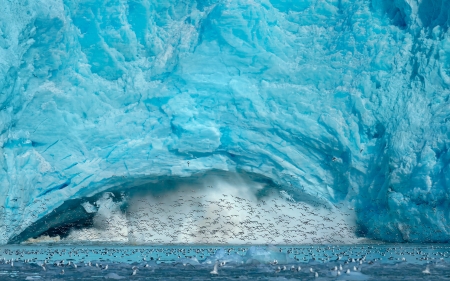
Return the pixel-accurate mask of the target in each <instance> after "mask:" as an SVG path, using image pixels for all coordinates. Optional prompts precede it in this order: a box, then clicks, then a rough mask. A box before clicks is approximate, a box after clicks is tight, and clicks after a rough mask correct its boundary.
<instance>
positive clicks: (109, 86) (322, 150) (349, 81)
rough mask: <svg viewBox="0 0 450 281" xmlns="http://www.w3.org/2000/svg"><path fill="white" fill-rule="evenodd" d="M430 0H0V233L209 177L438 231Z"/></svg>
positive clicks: (443, 134) (441, 168)
mask: <svg viewBox="0 0 450 281" xmlns="http://www.w3.org/2000/svg"><path fill="white" fill-rule="evenodd" d="M449 11H450V2H449V1H448V0H433V1H431V0H422V1H416V0H395V1H390V0H373V1H363V0H355V1H346V0H340V1H338V0H336V1H333V0H271V1H269V0H261V1H253V0H229V1H221V0H217V1H215V0H197V1H195V0H186V1H157V0H128V1H119V0H106V1H97V0H28V1H24V0H0V14H1V17H0V151H1V157H0V168H1V169H0V205H1V206H2V208H1V209H0V214H1V224H2V225H1V226H0V237H1V238H0V242H2V243H6V242H7V241H8V240H10V239H11V238H13V237H14V236H16V235H18V234H20V233H21V232H22V231H23V230H25V229H26V228H27V227H28V226H30V225H31V224H32V223H33V222H36V221H37V220H39V219H41V218H43V217H44V216H46V215H47V214H49V213H51V212H52V211H53V210H54V209H55V208H57V207H58V206H60V205H61V204H62V203H63V202H65V201H67V200H69V199H78V198H84V197H86V196H93V195H95V194H98V193H101V192H103V191H105V190H107V189H109V188H111V187H117V186H123V188H124V189H126V188H128V187H131V186H133V185H136V184H142V183H145V182H149V181H155V180H158V179H160V178H175V179H177V178H187V177H195V175H198V174H200V173H208V172H209V171H225V172H230V173H247V174H252V175H256V176H260V177H264V178H267V179H268V180H269V181H271V182H273V183H274V184H275V185H276V186H278V187H279V188H280V190H285V191H286V194H288V196H290V197H291V199H292V200H296V201H302V200H303V199H304V198H315V199H314V200H317V201H318V202H321V203H323V204H336V205H337V204H340V203H344V204H346V205H347V204H351V205H352V206H354V208H355V212H356V215H357V216H356V223H357V224H358V226H359V228H358V230H357V235H359V236H362V237H367V238H372V239H380V240H386V241H398V242H400V241H408V242H446V241H448V240H449V238H450V233H449V231H450V227H449V224H448V223H447V221H448V220H449V219H450V217H449V216H450V215H449V212H450V206H449V203H450V199H449V190H448V188H449V187H450V167H449V162H450V154H449V152H448V148H449V145H450V144H449V136H450V135H449V133H450V130H449V125H450V102H449V96H450V90H449V87H450V32H449V31H448V26H449V23H450V20H449V19H450V12H449Z"/></svg>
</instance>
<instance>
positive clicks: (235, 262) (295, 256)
mask: <svg viewBox="0 0 450 281" xmlns="http://www.w3.org/2000/svg"><path fill="white" fill-rule="evenodd" d="M449 251H450V246H449V245H446V244H445V245H444V244H434V245H424V244H422V245H413V244H382V245H379V244H378V245H375V244H371V245H368V244H360V245H352V246H351V245H322V246H317V245H315V246H312V245H303V246H298V245H296V246H251V247H247V246H227V247H220V246H212V245H196V246H139V247H136V246H120V245H108V244H104V245H98V244H97V245H92V244H91V245H89V244H85V245H80V244H77V245H70V244H66V245H61V244H59V245H52V244H45V245H43V244H40V245H30V246H24V245H10V246H2V247H1V248H0V278H1V280H5V281H6V280H50V279H51V280H99V279H124V280H161V279H163V280H194V279H195V280H211V279H212V278H214V280H236V279H244V280H246V279H250V280H286V279H287V280H290V279H295V280H298V279H300V280H424V279H429V280H450V277H448V276H450V266H449V261H450V257H449ZM214 269H215V270H214ZM211 272H213V273H211ZM317 278H318V279H317Z"/></svg>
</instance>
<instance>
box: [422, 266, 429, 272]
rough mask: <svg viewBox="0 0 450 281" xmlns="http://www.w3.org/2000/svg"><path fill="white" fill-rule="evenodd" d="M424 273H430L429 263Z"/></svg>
mask: <svg viewBox="0 0 450 281" xmlns="http://www.w3.org/2000/svg"><path fill="white" fill-rule="evenodd" d="M422 273H423V274H430V268H429V267H428V265H427V267H426V268H425V270H424V271H422Z"/></svg>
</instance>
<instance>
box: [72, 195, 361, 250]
mask: <svg viewBox="0 0 450 281" xmlns="http://www.w3.org/2000/svg"><path fill="white" fill-rule="evenodd" d="M211 188H212V187H211ZM108 200H109V201H110V202H99V203H98V205H99V206H100V209H99V212H98V214H97V216H96V219H94V221H95V222H96V223H94V227H93V228H84V229H81V230H76V231H74V232H73V233H71V235H69V237H68V238H66V240H75V241H117V242H130V243H153V244H183V243H197V244H199V243H200V244H264V243H272V244H307V243H309V244H326V243H328V244H342V243H354V242H358V241H359V240H360V239H358V238H357V237H356V235H355V226H354V225H352V221H354V219H352V216H353V213H352V210H351V209H349V208H345V207H344V206H342V207H341V208H325V207H323V206H314V205H312V204H307V203H304V202H291V201H289V200H286V199H285V197H284V196H283V195H282V194H280V193H277V192H273V193H272V194H267V195H266V196H265V197H264V198H259V199H256V198H249V196H247V198H246V197H245V196H238V195H236V194H234V195H233V194H225V193H218V192H204V191H203V192H202V191H201V190H200V191H198V190H186V189H185V190H181V191H178V192H176V193H173V194H171V196H169V197H157V196H150V195H149V196H141V197H135V198H131V199H130V200H129V202H127V203H128V205H129V206H128V209H127V210H126V212H123V211H122V209H121V208H120V207H119V204H120V202H119V203H112V199H111V198H110V199H106V201H108ZM102 205H103V206H108V207H105V208H104V210H102ZM95 226H101V227H95Z"/></svg>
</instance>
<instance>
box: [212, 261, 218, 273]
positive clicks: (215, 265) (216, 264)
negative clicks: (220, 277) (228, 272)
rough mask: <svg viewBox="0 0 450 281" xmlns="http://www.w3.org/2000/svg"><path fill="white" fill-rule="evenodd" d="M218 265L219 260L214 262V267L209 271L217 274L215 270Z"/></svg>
mask: <svg viewBox="0 0 450 281" xmlns="http://www.w3.org/2000/svg"><path fill="white" fill-rule="evenodd" d="M218 265H219V262H218V261H216V263H215V264H214V269H213V270H212V271H211V272H210V273H211V274H219V273H218V272H217V266H218Z"/></svg>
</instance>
